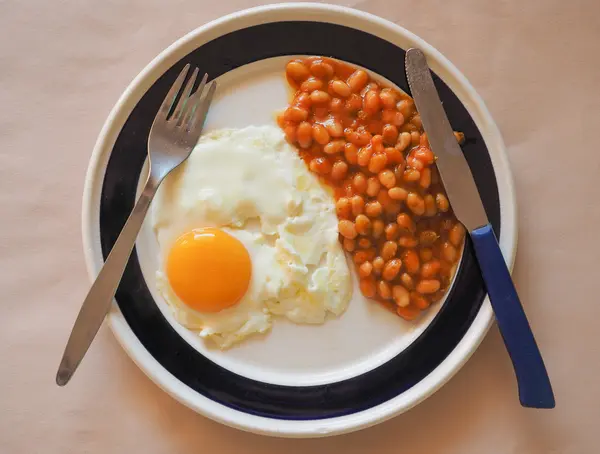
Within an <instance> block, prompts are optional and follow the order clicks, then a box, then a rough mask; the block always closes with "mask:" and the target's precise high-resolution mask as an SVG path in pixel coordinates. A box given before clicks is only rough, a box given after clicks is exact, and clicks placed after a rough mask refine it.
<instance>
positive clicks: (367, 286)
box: [360, 276, 377, 298]
mask: <svg viewBox="0 0 600 454" xmlns="http://www.w3.org/2000/svg"><path fill="white" fill-rule="evenodd" d="M360 291H361V292H362V294H363V295H364V296H366V297H367V298H373V297H374V296H375V294H376V293H377V287H376V284H375V279H374V278H373V276H369V277H367V278H364V279H361V280H360Z"/></svg>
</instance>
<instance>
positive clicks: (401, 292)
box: [392, 285, 410, 307]
mask: <svg viewBox="0 0 600 454" xmlns="http://www.w3.org/2000/svg"><path fill="white" fill-rule="evenodd" d="M392 296H393V298H394V302H395V303H396V305H397V306H399V307H406V306H408V304H409V303H410V293H409V292H408V290H406V289H405V288H404V287H403V286H401V285H394V287H393V288H392Z"/></svg>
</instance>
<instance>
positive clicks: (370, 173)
mask: <svg viewBox="0 0 600 454" xmlns="http://www.w3.org/2000/svg"><path fill="white" fill-rule="evenodd" d="M286 77H287V80H288V82H289V84H290V85H291V86H292V88H293V89H294V96H293V100H292V102H291V103H290V105H289V107H288V108H287V109H286V110H285V111H284V112H283V113H282V114H281V115H280V116H279V117H278V123H279V125H280V127H281V128H282V129H283V131H284V132H285V135H286V137H287V139H288V141H289V142H290V143H292V144H294V145H296V146H297V147H298V148H299V150H300V156H301V157H302V159H303V160H304V161H305V162H306V164H307V166H308V168H309V169H310V170H311V171H312V172H313V173H315V174H317V175H319V176H320V177H321V179H322V180H323V181H324V182H325V183H326V184H328V185H329V186H331V187H332V188H333V189H334V194H335V199H336V213H337V216H338V218H339V222H338V229H339V234H340V235H339V239H340V242H341V243H342V244H343V246H344V248H345V250H346V251H348V252H349V253H350V254H352V257H353V260H354V263H355V265H356V267H357V272H358V275H359V277H360V288H361V291H362V293H363V294H364V295H365V296H366V297H368V298H373V299H376V300H378V301H380V302H381V303H383V304H384V305H386V306H387V307H389V308H391V309H393V310H394V311H395V312H396V313H397V314H398V315H400V316H401V317H403V318H405V319H408V320H412V319H414V318H416V317H417V316H418V315H419V313H420V312H421V311H422V310H424V309H426V308H427V307H429V306H430V305H431V304H432V303H434V302H437V301H439V300H440V299H441V298H442V296H443V295H444V293H445V291H446V290H447V289H448V287H449V285H450V283H451V280H452V277H453V275H454V272H455V270H456V266H457V263H458V261H459V259H460V253H461V252H460V251H462V246H463V241H464V237H465V229H464V227H463V226H462V224H460V223H459V222H458V221H457V220H456V218H455V216H454V214H453V212H452V209H451V207H450V204H449V202H448V198H447V196H446V193H445V191H444V188H443V186H442V183H441V181H440V178H439V174H438V172H437V169H436V166H435V156H434V154H433V152H432V151H431V149H430V147H429V143H428V141H427V136H426V134H425V133H424V132H423V128H422V123H421V119H420V116H419V114H418V113H417V111H416V110H415V106H414V102H413V100H412V99H411V98H410V97H409V96H408V95H406V94H405V93H402V92H400V91H398V90H395V89H393V88H390V87H385V86H383V85H382V84H379V83H376V82H375V81H373V80H372V79H371V77H370V76H369V74H368V73H367V72H366V71H364V70H362V69H358V68H355V67H353V66H351V65H349V64H346V63H342V62H340V61H337V60H333V59H328V58H322V57H309V58H304V59H295V60H292V61H290V62H289V63H288V64H287V66H286ZM456 135H457V139H458V140H459V141H460V140H462V139H463V138H464V137H463V136H462V135H461V134H459V133H457V134H456Z"/></svg>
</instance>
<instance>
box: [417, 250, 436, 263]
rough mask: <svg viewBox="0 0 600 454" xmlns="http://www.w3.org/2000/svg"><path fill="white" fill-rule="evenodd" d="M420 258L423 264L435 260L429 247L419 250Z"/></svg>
mask: <svg viewBox="0 0 600 454" xmlns="http://www.w3.org/2000/svg"><path fill="white" fill-rule="evenodd" d="M419 258H420V259H421V261H422V262H428V261H430V260H431V259H432V258H433V251H432V250H431V249H430V248H428V247H424V248H421V249H419Z"/></svg>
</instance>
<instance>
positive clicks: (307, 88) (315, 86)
mask: <svg viewBox="0 0 600 454" xmlns="http://www.w3.org/2000/svg"><path fill="white" fill-rule="evenodd" d="M321 88H323V81H322V80H321V79H317V78H316V77H309V78H308V79H306V80H305V81H304V82H302V85H300V90H301V91H303V92H305V93H310V92H312V91H315V90H321ZM324 93H325V92H324ZM325 94H327V93H325ZM327 97H328V98H329V95H327ZM328 100H329V99H328ZM313 102H314V101H313Z"/></svg>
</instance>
